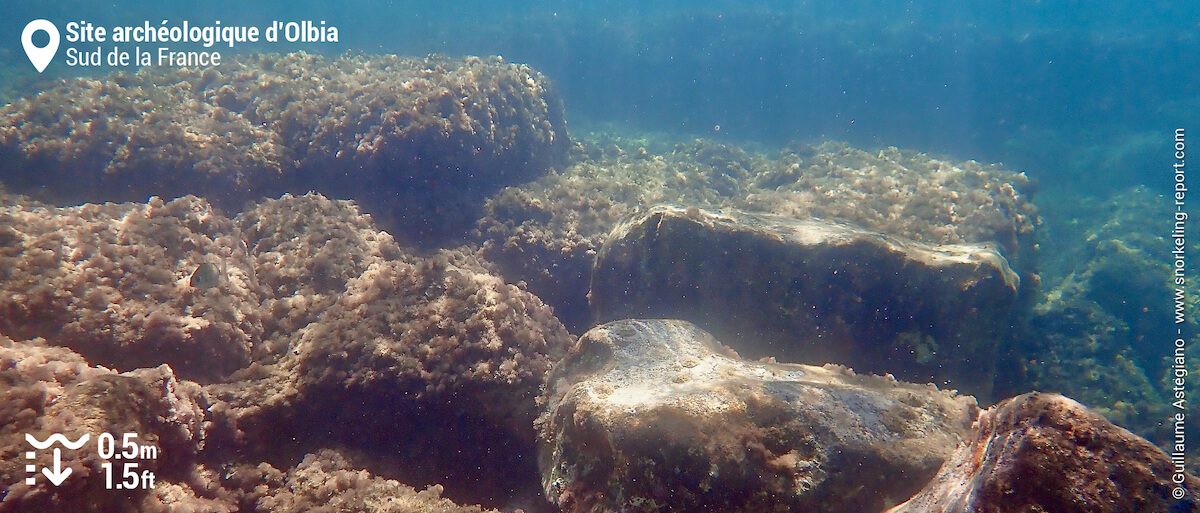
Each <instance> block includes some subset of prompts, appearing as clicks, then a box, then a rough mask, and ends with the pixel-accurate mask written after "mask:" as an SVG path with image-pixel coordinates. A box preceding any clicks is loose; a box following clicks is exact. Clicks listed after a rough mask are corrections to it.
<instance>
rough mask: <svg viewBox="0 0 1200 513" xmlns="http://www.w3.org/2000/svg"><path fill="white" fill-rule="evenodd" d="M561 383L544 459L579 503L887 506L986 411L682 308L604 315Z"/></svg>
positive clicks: (562, 491)
mask: <svg viewBox="0 0 1200 513" xmlns="http://www.w3.org/2000/svg"><path fill="white" fill-rule="evenodd" d="M550 383H551V388H550V390H549V402H548V406H547V410H546V413H545V414H543V415H542V416H541V417H540V418H539V421H538V429H539V435H540V442H539V443H540V448H539V465H540V468H541V473H542V484H543V488H544V489H545V493H546V497H547V498H548V499H549V500H550V501H551V502H554V503H555V504H557V505H558V506H559V507H561V508H562V510H563V511H564V512H568V513H571V512H584V511H632V512H637V511H644V512H650V511H655V512H668V511H724V512H737V511H746V512H750V511H754V512H760V511H780V510H789V511H881V510H883V509H884V508H886V507H888V506H890V505H893V504H896V503H898V502H900V501H903V500H904V499H905V498H907V497H909V496H911V495H912V494H913V493H915V492H916V491H917V490H919V489H920V488H921V486H923V485H924V484H925V483H926V482H927V481H928V480H929V479H930V478H931V477H932V476H933V475H934V473H935V472H936V470H937V468H938V467H939V466H940V465H941V464H942V462H943V461H944V460H945V459H946V458H947V457H948V456H949V455H950V453H951V452H952V451H953V450H954V447H955V445H957V444H958V443H959V442H960V441H961V440H963V439H965V438H966V437H967V436H968V435H969V433H968V429H969V427H970V425H971V421H972V420H974V418H975V415H976V414H977V413H978V408H977V407H976V406H975V401H974V399H972V398H970V397H966V396H959V395H956V394H954V393H953V392H948V391H941V390H938V389H937V388H936V387H934V386H932V385H914V384H907V383H901V382H898V381H896V380H895V379H893V378H891V377H878V376H864V375H857V374H855V373H854V372H853V371H851V370H849V369H846V368H844V367H838V366H833V365H827V366H824V367H815V366H809V365H785V364H777V363H773V362H769V361H763V362H750V361H747V360H743V359H740V358H738V356H737V354H736V353H734V351H732V350H730V349H729V348H727V347H725V346H723V345H722V344H721V343H719V342H718V341H717V340H715V339H713V338H712V336H710V335H709V334H707V333H705V332H704V331H702V330H700V329H699V328H697V327H696V326H695V325H693V324H690V323H688V322H684V321H672V320H625V321H618V322H613V323H610V324H606V325H603V326H599V327H596V328H594V329H592V330H591V331H589V332H588V333H586V334H585V335H584V336H583V337H582V338H581V339H580V341H579V342H578V344H577V345H576V346H575V347H574V348H573V349H572V351H571V353H570V354H569V355H568V356H567V358H566V359H565V360H563V361H562V362H561V363H560V364H559V365H558V366H557V367H556V368H555V371H554V373H553V374H552V375H551V380H550Z"/></svg>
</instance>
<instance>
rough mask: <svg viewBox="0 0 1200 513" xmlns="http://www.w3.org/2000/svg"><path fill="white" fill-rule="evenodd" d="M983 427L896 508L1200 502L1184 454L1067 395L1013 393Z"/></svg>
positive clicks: (954, 512) (1184, 507)
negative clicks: (1164, 449) (1181, 458)
mask: <svg viewBox="0 0 1200 513" xmlns="http://www.w3.org/2000/svg"><path fill="white" fill-rule="evenodd" d="M974 429H975V433H974V435H973V436H972V437H971V439H970V440H968V442H967V443H965V444H963V445H961V446H959V448H958V450H957V451H955V452H954V455H953V456H952V457H951V458H950V459H949V460H947V461H946V463H945V464H944V465H943V466H942V469H941V470H940V471H939V472H938V475H937V477H936V478H935V479H934V480H933V481H931V482H930V483H929V485H928V486H926V487H925V489H924V490H922V491H921V493H919V494H917V495H916V496H915V497H913V498H912V499H910V500H909V501H908V502H905V503H904V504H901V505H899V506H896V507H895V508H893V509H891V510H889V513H927V512H930V511H938V512H942V513H969V512H975V511H989V512H993V511H994V512H996V513H1009V512H1012V513H1017V512H1027V511H1054V512H1056V513H1117V512H1121V513H1135V512H1146V511H1161V512H1167V511H1170V512H1180V513H1182V512H1188V511H1200V495H1197V490H1200V479H1197V478H1196V477H1194V476H1192V475H1190V474H1186V473H1183V472H1182V470H1179V473H1178V474H1176V473H1175V472H1176V470H1177V468H1179V467H1182V466H1183V462H1182V461H1175V460H1173V457H1170V456H1168V455H1167V454H1166V453H1164V452H1162V451H1161V450H1160V449H1158V448H1157V447H1155V446H1154V445H1153V444H1151V443H1150V442H1148V441H1146V440H1145V439H1143V438H1140V437H1138V436H1137V435H1134V434H1133V433H1130V432H1129V431H1126V430H1125V429H1122V428H1120V427H1117V426H1115V425H1113V424H1112V423H1110V422H1108V421H1107V420H1104V418H1103V417H1101V416H1100V415H1097V414H1095V413H1093V412H1091V411H1089V410H1088V409H1087V408H1086V407H1084V406H1083V405H1081V404H1079V403H1077V402H1075V401H1073V400H1071V399H1068V398H1066V397H1063V396H1061V395H1057V394H1041V393H1030V394H1025V395H1021V396H1017V397H1014V398H1012V399H1008V400H1006V401H1004V402H1001V403H1000V404H997V405H996V406H993V407H992V408H989V409H988V410H987V411H985V412H983V413H982V414H980V416H979V420H978V421H977V422H976V424H975V426H974ZM1177 464H1178V465H1179V467H1176V465H1177ZM1172 476H1179V482H1178V483H1175V482H1172Z"/></svg>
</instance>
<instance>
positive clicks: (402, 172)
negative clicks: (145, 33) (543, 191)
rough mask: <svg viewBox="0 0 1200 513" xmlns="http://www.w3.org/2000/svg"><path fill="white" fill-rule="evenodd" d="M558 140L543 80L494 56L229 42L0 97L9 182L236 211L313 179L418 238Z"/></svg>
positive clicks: (53, 197) (1, 156)
mask: <svg viewBox="0 0 1200 513" xmlns="http://www.w3.org/2000/svg"><path fill="white" fill-rule="evenodd" d="M568 145H569V141H568V136H567V132H566V124H565V121H564V118H563V108H562V102H561V100H560V99H559V97H558V95H557V94H556V93H555V92H554V90H553V88H552V87H551V86H550V84H549V81H548V80H547V79H546V77H544V76H542V75H541V74H540V73H538V72H536V71H534V70H532V69H530V68H529V67H528V66H524V65H517V64H509V63H505V62H503V60H501V59H500V58H498V57H497V58H490V59H479V58H476V57H469V58H466V59H449V58H444V57H437V56H431V57H428V58H423V59H422V58H405V57H397V56H369V57H368V56H362V55H359V56H342V57H335V58H325V57H320V56H316V55H309V54H306V53H303V52H300V53H291V54H285V55H278V54H272V55H245V56H242V55H239V56H234V57H233V58H232V59H230V60H228V61H225V62H222V63H221V66H219V67H211V68H207V69H202V68H187V69H175V68H154V69H152V70H142V71H139V72H137V73H125V72H114V73H113V74H110V75H109V76H108V77H107V78H105V79H102V80H96V79H92V78H78V79H74V80H70V81H67V82H65V83H63V84H61V85H59V86H57V87H54V88H51V89H48V90H46V91H43V92H41V93H39V94H38V95H37V96H35V97H30V98H25V99H21V100H18V101H16V102H13V103H12V104H10V105H8V106H5V107H3V108H0V174H2V175H4V176H5V177H6V185H7V186H8V187H9V189H10V190H13V191H14V192H19V193H33V192H37V193H38V194H40V195H41V199H46V200H50V201H53V202H55V203H59V204H79V203H83V202H97V201H140V200H143V199H145V198H146V197H148V196H152V195H157V196H163V197H168V198H173V197H177V196H182V195H184V194H196V195H199V196H203V197H206V198H208V199H209V200H210V201H213V202H214V203H216V204H217V205H218V206H220V207H223V208H229V209H238V208H241V207H242V205H243V204H244V203H245V202H246V201H253V200H258V199H259V198H262V197H274V196H278V195H279V194H281V193H283V192H288V191H291V192H298V193H303V192H305V191H309V190H314V189H315V190H318V191H321V192H324V193H325V194H327V195H333V196H338V197H351V198H354V199H356V200H357V201H358V202H359V203H360V204H362V205H363V206H364V207H365V208H366V210H368V211H370V212H373V213H375V214H376V217H377V221H379V222H382V223H383V224H386V225H388V226H389V227H390V228H393V229H394V230H393V232H394V234H395V235H396V236H397V237H400V238H402V239H406V240H408V241H412V242H417V243H421V244H426V245H432V242H435V241H436V240H438V239H441V238H446V237H450V236H458V235H461V234H462V232H463V231H464V230H466V229H468V228H469V227H470V225H471V223H472V222H474V220H475V219H476V218H477V217H478V215H477V214H478V213H479V210H480V208H481V206H482V202H483V199H484V198H485V197H486V196H487V195H488V194H490V193H491V192H494V191H496V190H499V189H500V188H502V187H503V186H505V185H509V184H514V183H519V182H521V181H525V180H527V179H530V178H533V177H536V176H537V175H539V174H541V173H543V172H545V171H546V170H547V169H550V168H551V167H553V166H558V165H561V164H563V163H564V160H565V157H566V150H567V147H568Z"/></svg>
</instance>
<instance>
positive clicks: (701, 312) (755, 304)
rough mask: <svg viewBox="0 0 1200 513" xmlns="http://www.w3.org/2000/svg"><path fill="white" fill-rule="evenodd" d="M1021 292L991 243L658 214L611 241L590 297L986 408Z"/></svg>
mask: <svg viewBox="0 0 1200 513" xmlns="http://www.w3.org/2000/svg"><path fill="white" fill-rule="evenodd" d="M1018 283H1019V278H1018V276H1017V275H1016V274H1015V273H1014V272H1013V271H1012V270H1011V269H1010V268H1009V266H1008V263H1007V261H1006V260H1005V258H1004V257H1003V256H1002V255H1001V254H1000V253H999V252H998V251H996V250H995V249H992V248H991V247H988V246H986V245H973V244H945V245H928V244H923V243H918V242H913V241H910V240H905V239H902V238H899V237H895V236H887V235H883V234H880V233H875V232H871V231H868V230H864V229H861V228H857V227H854V226H850V225H847V224H839V223H832V222H827V221H822V220H817V219H807V220H799V219H793V218H789V217H784V216H777V215H771V214H751V213H745V212H740V211H735V210H723V211H721V212H720V213H713V212H709V211H706V210H703V209H699V208H695V207H691V208H686V209H685V208H678V207H671V206H660V207H656V208H653V209H650V211H649V212H647V213H645V214H643V215H639V216H637V217H636V218H634V219H633V220H631V221H629V222H627V223H625V224H623V225H621V226H619V227H617V228H616V229H615V230H613V232H612V234H611V235H610V236H609V239H608V240H607V241H606V242H605V243H604V246H603V247H602V248H601V249H600V252H599V253H598V255H597V256H596V263H595V268H594V270H593V275H592V286H591V291H590V293H589V299H590V301H591V306H592V308H593V311H594V314H595V316H596V318H597V320H598V321H600V322H604V321H610V320H614V319H622V318H648V317H670V318H678V319H686V320H689V321H692V322H695V323H697V324H699V325H700V326H701V327H703V328H704V329H706V330H708V331H710V332H712V333H713V334H714V335H716V336H717V337H718V338H721V339H723V340H731V341H737V343H738V344H739V345H738V346H736V349H737V350H738V351H739V352H741V353H742V354H745V355H747V356H751V357H763V356H773V357H778V358H779V359H781V360H784V361H795V362H803V363H810V364H816V365H820V364H823V363H827V362H830V363H839V364H845V365H848V366H851V367H853V368H855V369H857V370H859V371H867V372H874V373H879V374H883V373H893V374H895V375H896V376H898V377H900V379H903V380H906V381H913V382H934V383H938V384H943V385H946V386H950V387H953V388H957V389H959V390H963V391H965V392H969V393H971V394H974V395H976V396H978V397H981V398H988V397H990V393H991V389H992V382H993V374H994V367H995V363H994V362H995V359H996V353H997V347H998V345H999V344H1000V342H1001V341H1003V340H1004V337H1005V336H1007V335H1008V331H1007V330H1008V329H1009V328H1008V327H1009V325H1010V321H1011V319H1010V315H1011V313H1012V311H1013V307H1014V306H1015V305H1016V303H1017V288H1018Z"/></svg>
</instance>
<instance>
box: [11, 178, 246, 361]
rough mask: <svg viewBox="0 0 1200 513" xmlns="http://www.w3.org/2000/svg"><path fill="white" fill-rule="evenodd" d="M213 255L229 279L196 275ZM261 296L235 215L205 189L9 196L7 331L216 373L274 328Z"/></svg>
mask: <svg viewBox="0 0 1200 513" xmlns="http://www.w3.org/2000/svg"><path fill="white" fill-rule="evenodd" d="M6 199H8V198H7V197H6ZM206 263H207V264H211V265H213V266H215V267H216V268H219V269H220V272H219V274H220V275H221V277H220V279H219V283H218V284H217V285H216V286H215V287H211V288H198V287H193V286H192V285H191V284H190V279H189V278H190V276H191V274H192V273H193V272H195V270H196V269H197V268H198V267H199V266H200V265H202V264H206ZM260 303H261V294H260V291H259V290H258V288H257V286H256V285H255V281H254V268H253V264H252V262H250V261H249V260H248V259H247V253H246V251H245V246H244V244H243V242H242V241H241V239H240V236H239V233H238V231H237V229H236V227H235V225H234V222H233V220H231V219H229V218H227V217H224V216H222V215H221V214H219V213H218V212H217V210H216V209H214V208H213V207H212V206H211V205H210V204H209V203H208V202H207V201H205V200H202V199H200V198H197V197H195V196H186V197H183V198H179V199H177V200H174V201H170V202H165V201H163V200H162V199H160V198H157V197H155V198H150V200H149V202H147V203H143V204H132V203H126V204H113V203H105V204H101V205H96V204H86V205H82V206H78V207H67V208H56V207H51V206H47V205H41V204H36V203H29V202H23V201H5V202H3V203H0V333H5V334H7V335H9V336H12V337H14V338H18V339H32V338H37V337H43V338H45V339H46V340H47V341H49V342H50V343H52V344H54V345H61V346H66V347H70V348H72V349H74V350H75V351H78V352H79V353H80V354H82V355H83V356H84V357H86V358H88V360H89V361H90V362H92V363H94V364H100V365H105V366H108V367H112V368H115V369H118V370H132V369H135V368H138V367H154V366H157V365H159V364H162V363H167V364H170V365H171V366H172V368H174V369H175V371H176V372H178V373H180V375H181V376H183V377H186V378H190V379H195V380H201V381H213V380H216V379H218V378H220V377H221V376H222V375H225V374H228V373H230V372H233V371H234V370H236V369H238V368H241V367H243V366H245V365H247V364H249V363H250V360H251V354H252V351H253V349H254V346H255V345H256V344H257V343H258V341H259V340H261V338H262V336H263V334H264V331H263V320H262V315H261V312H260V310H259V305H260Z"/></svg>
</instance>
